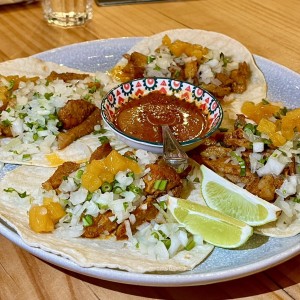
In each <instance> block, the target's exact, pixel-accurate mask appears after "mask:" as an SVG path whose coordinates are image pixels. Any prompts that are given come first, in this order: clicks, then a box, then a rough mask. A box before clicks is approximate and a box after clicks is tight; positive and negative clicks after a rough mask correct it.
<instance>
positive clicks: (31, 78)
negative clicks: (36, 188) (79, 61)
mask: <svg viewBox="0 0 300 300" xmlns="http://www.w3.org/2000/svg"><path fill="white" fill-rule="evenodd" d="M108 83H109V77H108V76H106V75H105V74H102V73H97V76H96V75H94V74H87V73H84V74H83V73H82V72H81V71H79V70H74V69H71V68H68V67H64V66H60V65H57V64H54V63H51V62H44V61H41V60H39V59H36V58H32V57H29V58H23V59H16V60H11V61H7V62H4V63H1V64H0V138H1V139H0V149H1V151H0V161H2V162H5V163H16V164H27V165H38V166H47V167H49V166H57V165H60V164H61V163H63V162H64V161H66V160H69V159H70V157H72V158H73V159H74V160H75V161H86V160H88V159H89V157H90V154H91V152H92V151H93V150H94V149H95V148H96V147H97V146H98V145H99V140H98V138H100V137H101V134H100V135H99V133H100V132H101V128H102V127H101V124H102V121H101V113H100V109H99V106H100V103H101V99H102V96H103V95H104V94H105V93H106V90H105V89H106V88H107V89H109V87H107V84H108ZM93 133H95V135H93Z"/></svg>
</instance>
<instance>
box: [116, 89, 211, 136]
mask: <svg viewBox="0 0 300 300" xmlns="http://www.w3.org/2000/svg"><path fill="white" fill-rule="evenodd" d="M114 124H115V126H116V127H117V128H118V129H119V130H121V131H123V132H124V133H126V134H127V135H130V136H133V137H135V138H138V139H141V140H145V141H149V142H162V132H161V125H164V124H168V125H169V126H170V128H171V130H172V132H173V134H174V135H175V137H176V138H177V140H178V141H179V142H184V141H187V140H191V139H194V138H198V137H202V136H203V135H205V133H206V132H207V118H206V116H205V114H204V113H203V112H202V111H201V110H200V109H198V108H197V107H196V105H195V104H194V103H188V102H186V101H183V100H180V99H178V98H177V97H176V96H174V95H165V94H161V93H160V92H151V93H149V94H148V95H146V96H142V97H140V98H139V99H135V100H134V101H128V102H127V103H125V104H124V105H122V107H120V108H119V109H118V110H117V111H116V114H115V119H114Z"/></svg>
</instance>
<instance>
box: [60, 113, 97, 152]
mask: <svg viewBox="0 0 300 300" xmlns="http://www.w3.org/2000/svg"><path fill="white" fill-rule="evenodd" d="M101 120H102V117H101V111H100V109H99V108H96V109H95V110H94V111H93V112H92V113H91V114H90V115H89V116H88V117H87V118H86V119H85V120H84V121H83V122H82V123H81V124H79V125H77V126H75V127H73V128H71V129H69V130H68V131H66V132H60V133H59V134H58V136H57V141H58V149H64V148H65V147H67V146H69V145H70V144H71V143H73V142H74V141H75V140H77V139H79V138H80V137H82V136H85V135H88V134H90V133H92V132H93V131H94V127H95V125H101Z"/></svg>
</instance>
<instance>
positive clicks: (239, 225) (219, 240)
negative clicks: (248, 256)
mask: <svg viewBox="0 0 300 300" xmlns="http://www.w3.org/2000/svg"><path fill="white" fill-rule="evenodd" d="M168 209H169V211H170V212H171V213H172V215H173V216H174V218H175V219H176V220H177V222H178V223H180V224H182V225H183V226H184V227H185V229H186V230H187V231H189V232H190V233H192V234H197V235H200V236H202V238H203V240H204V241H206V242H208V243H210V244H212V245H215V246H218V247H223V248H237V247H239V246H241V245H243V244H244V243H245V242H246V241H247V240H248V239H249V237H250V236H251V235H252V234H253V228H252V227H251V226H249V225H247V224H246V223H244V222H242V221H239V220H237V219H234V218H232V217H230V216H228V215H225V214H223V213H220V212H218V211H216V210H214V209H211V208H209V207H207V206H204V205H201V204H198V203H195V202H192V201H189V200H184V199H180V198H175V197H171V196H169V197H168Z"/></svg>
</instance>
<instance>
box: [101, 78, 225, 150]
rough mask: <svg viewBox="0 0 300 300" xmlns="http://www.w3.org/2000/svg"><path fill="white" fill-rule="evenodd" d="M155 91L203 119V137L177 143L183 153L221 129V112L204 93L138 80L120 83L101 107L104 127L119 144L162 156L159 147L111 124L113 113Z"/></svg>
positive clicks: (165, 80) (184, 86) (180, 84)
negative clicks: (190, 106)
mask: <svg viewBox="0 0 300 300" xmlns="http://www.w3.org/2000/svg"><path fill="white" fill-rule="evenodd" d="M154 91H158V92H160V93H162V94H166V95H175V96H176V97H177V98H178V99H179V100H180V101H186V102H189V103H195V108H196V109H199V110H201V112H202V113H203V114H204V115H205V116H206V118H207V129H206V131H205V135H204V136H202V137H198V138H193V139H191V140H187V141H184V142H181V143H180V144H181V146H182V147H183V149H184V150H185V151H188V150H191V149H193V148H195V147H197V146H198V145H200V144H201V142H202V141H203V140H204V139H205V138H207V137H209V136H211V135H212V134H213V133H214V132H215V131H216V130H217V129H218V128H219V127H220V125H221V122H222V119H223V110H222V107H221V105H220V103H219V102H218V101H217V100H216V99H215V97H214V96H212V95H211V94H210V93H208V92H207V91H205V90H203V89H201V88H200V87H196V86H194V85H192V84H190V83H187V82H183V81H178V80H173V79H168V78H142V79H136V80H132V81H129V82H126V83H122V84H120V85H119V86H117V87H116V88H114V89H112V90H111V91H110V92H109V93H108V94H107V95H106V96H105V98H104V99H103V101H102V104H101V111H102V117H103V120H104V121H105V123H106V124H107V125H108V127H109V128H110V129H111V130H112V131H113V132H114V133H115V134H116V135H117V136H118V138H119V139H120V140H122V141H123V142H124V143H126V144H127V145H129V146H130V147H133V148H136V149H144V150H147V151H151V152H153V153H162V152H163V144H162V143H159V142H148V141H145V140H141V139H138V138H135V137H133V136H130V135H128V134H125V133H124V132H123V131H121V130H120V129H119V128H117V126H116V125H115V124H114V120H115V116H116V112H117V110H118V109H119V108H120V107H122V105H124V104H125V103H127V102H128V101H134V100H136V99H139V98H140V97H141V96H145V95H148V94H149V93H151V92H154Z"/></svg>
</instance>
